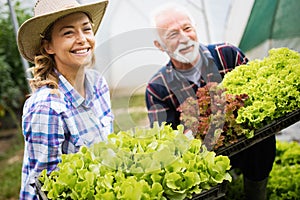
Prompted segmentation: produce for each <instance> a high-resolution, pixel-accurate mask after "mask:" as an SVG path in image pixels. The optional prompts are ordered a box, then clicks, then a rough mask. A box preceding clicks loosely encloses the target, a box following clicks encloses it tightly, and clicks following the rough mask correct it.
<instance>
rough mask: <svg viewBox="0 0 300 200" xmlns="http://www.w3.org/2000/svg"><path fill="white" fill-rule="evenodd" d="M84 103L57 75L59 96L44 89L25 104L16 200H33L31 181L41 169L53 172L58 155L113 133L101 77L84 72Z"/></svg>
mask: <svg viewBox="0 0 300 200" xmlns="http://www.w3.org/2000/svg"><path fill="white" fill-rule="evenodd" d="M85 87H86V99H85V98H83V97H82V96H81V95H80V94H79V93H78V92H77V91H76V90H75V89H74V88H73V86H72V85H71V84H70V83H69V82H68V81H67V80H66V79H65V78H64V77H63V76H62V75H59V88H58V90H59V95H55V94H51V89H50V88H48V87H47V86H44V87H42V88H39V89H38V90H37V91H36V92H35V93H33V95H32V96H31V97H30V98H29V99H28V100H27V101H26V102H25V105H24V109H23V117H22V126H23V127H22V128H23V134H24V138H25V150H24V159H23V168H22V186H21V192H20V199H26V200H28V199H37V196H36V195H35V191H34V188H33V187H32V186H31V184H33V183H34V181H35V177H37V176H38V175H39V173H40V172H41V171H42V170H43V169H47V170H48V172H50V171H52V170H54V169H55V168H56V165H57V164H58V163H59V162H60V161H61V154H69V153H75V152H77V151H78V150H79V148H80V146H82V145H86V146H90V145H91V144H93V143H97V142H100V141H103V140H106V137H107V135H108V134H109V133H111V132H112V131H113V114H112V112H111V103H110V93H109V88H108V85H107V83H106V81H105V79H104V78H103V77H101V76H100V74H99V73H98V72H96V71H94V70H90V69H89V70H87V71H86V79H85Z"/></svg>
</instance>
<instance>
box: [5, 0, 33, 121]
mask: <svg viewBox="0 0 300 200" xmlns="http://www.w3.org/2000/svg"><path fill="white" fill-rule="evenodd" d="M12 4H13V5H14V9H15V12H16V16H17V19H18V22H19V24H21V23H22V22H24V21H25V20H26V19H28V18H29V17H30V12H29V10H28V9H26V8H22V7H21V4H20V1H12ZM0 41H1V42H0V78H1V81H0V97H1V98H0V118H1V117H2V118H3V117H7V115H9V116H10V117H12V119H13V120H14V124H16V125H19V121H18V117H19V113H20V112H19V111H20V109H21V108H22V105H23V102H24V100H25V96H26V94H28V87H27V80H26V79H25V72H24V69H23V67H22V62H21V57H20V54H19V51H18V47H17V43H16V35H15V32H14V27H13V23H12V20H11V16H10V12H9V7H8V5H7V4H6V3H3V2H0ZM0 126H1V125H0Z"/></svg>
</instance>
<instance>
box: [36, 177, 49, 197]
mask: <svg viewBox="0 0 300 200" xmlns="http://www.w3.org/2000/svg"><path fill="white" fill-rule="evenodd" d="M41 188H42V183H41V182H40V181H39V180H38V179H35V190H36V194H37V196H38V199H39V200H48V198H47V195H46V194H45V193H44V192H43V191H42V190H41Z"/></svg>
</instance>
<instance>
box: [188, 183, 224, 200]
mask: <svg viewBox="0 0 300 200" xmlns="http://www.w3.org/2000/svg"><path fill="white" fill-rule="evenodd" d="M226 185H227V182H226V181H225V182H223V183H221V184H218V185H216V186H214V187H212V188H210V189H209V190H204V191H202V192H201V193H200V194H198V195H195V196H193V198H192V200H214V199H219V198H221V197H224V196H225V194H226Z"/></svg>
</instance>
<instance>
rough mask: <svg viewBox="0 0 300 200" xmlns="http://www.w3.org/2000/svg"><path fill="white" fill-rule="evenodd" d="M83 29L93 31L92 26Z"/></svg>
mask: <svg viewBox="0 0 300 200" xmlns="http://www.w3.org/2000/svg"><path fill="white" fill-rule="evenodd" d="M83 30H84V31H91V30H92V27H85V28H84V29H83Z"/></svg>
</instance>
